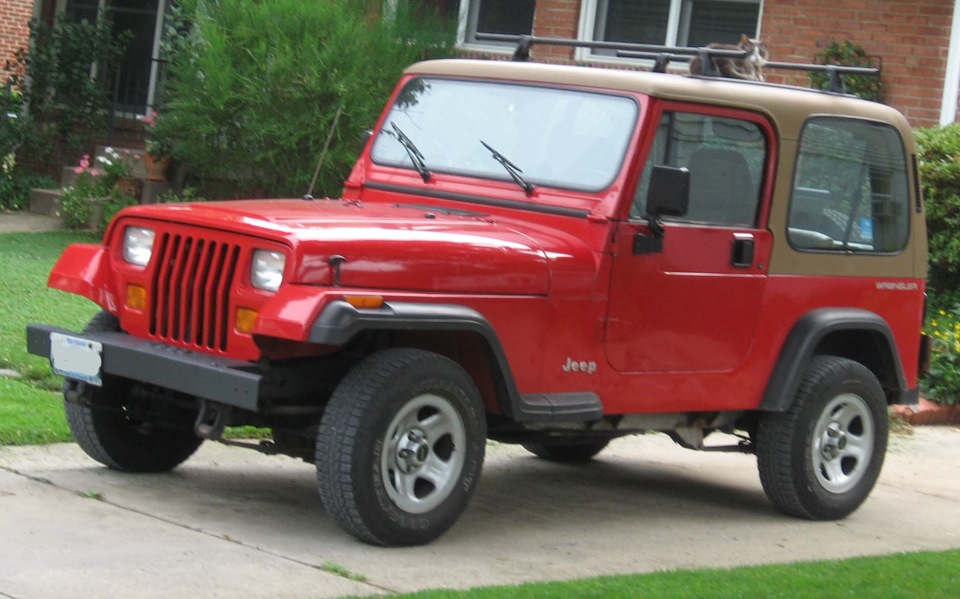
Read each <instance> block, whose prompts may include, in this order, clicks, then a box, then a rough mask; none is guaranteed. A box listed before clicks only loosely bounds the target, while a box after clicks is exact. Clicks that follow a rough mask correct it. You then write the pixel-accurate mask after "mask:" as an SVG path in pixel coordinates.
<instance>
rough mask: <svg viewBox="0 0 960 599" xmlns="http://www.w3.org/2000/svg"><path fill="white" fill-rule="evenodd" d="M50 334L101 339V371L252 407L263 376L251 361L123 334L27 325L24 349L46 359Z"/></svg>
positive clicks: (242, 406)
mask: <svg viewBox="0 0 960 599" xmlns="http://www.w3.org/2000/svg"><path fill="white" fill-rule="evenodd" d="M50 333H61V334H64V335H71V336H74V337H79V338H81V339H87V340H90V341H97V342H99V343H101V344H103V367H102V370H103V372H104V374H109V375H114V376H120V377H124V378H128V379H132V380H135V381H140V382H143V383H147V384H151V385H157V386H159V387H163V388H166V389H171V390H173V391H178V392H180V393H187V394H189V395H195V396H197V397H202V398H205V399H209V400H212V401H216V402H219V403H223V404H227V405H231V406H235V407H238V408H242V409H244V410H252V411H257V409H258V407H259V398H260V396H261V389H260V387H261V382H262V380H263V376H262V375H261V374H259V373H257V372H253V371H254V370H255V369H256V368H257V366H256V364H254V363H252V362H244V361H242V360H234V359H231V358H224V357H220V356H212V355H208V354H201V353H198V352H193V351H190V350H186V349H181V348H177V347H171V346H169V345H164V344H162V343H156V342H153V341H147V340H144V339H138V338H136V337H131V336H130V335H127V334H124V333H75V332H73V331H69V330H66V329H61V328H59V327H54V326H50V325H42V324H31V325H27V351H29V352H30V353H31V354H34V355H37V356H42V357H44V358H48V359H49V358H50Z"/></svg>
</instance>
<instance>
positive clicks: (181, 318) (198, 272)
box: [150, 233, 240, 351]
mask: <svg viewBox="0 0 960 599" xmlns="http://www.w3.org/2000/svg"><path fill="white" fill-rule="evenodd" d="M156 252H157V256H158V258H157V260H158V262H157V268H156V270H155V271H154V275H153V290H152V293H153V298H152V301H151V303H150V305H151V306H152V311H151V314H150V334H151V335H153V336H155V337H157V338H159V339H161V340H163V341H167V342H174V343H176V344H179V345H187V346H193V347H196V348H199V349H206V350H215V351H226V349H227V337H228V332H229V317H230V310H229V302H230V287H231V285H232V284H233V277H234V274H235V273H236V270H237V262H238V261H239V258H240V246H238V245H235V244H230V243H223V242H217V241H211V240H208V239H202V238H198V237H195V236H193V235H181V234H175V233H163V234H162V235H161V236H160V240H159V243H158V244H157V249H156Z"/></svg>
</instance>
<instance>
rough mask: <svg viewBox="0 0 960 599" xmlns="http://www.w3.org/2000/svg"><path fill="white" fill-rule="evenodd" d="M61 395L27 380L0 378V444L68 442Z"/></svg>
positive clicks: (67, 430) (70, 439) (68, 437)
mask: <svg viewBox="0 0 960 599" xmlns="http://www.w3.org/2000/svg"><path fill="white" fill-rule="evenodd" d="M72 440H73V439H72V437H71V436H70V430H69V429H68V428H67V420H66V418H65V417H64V415H63V396H61V395H60V393H58V392H56V391H46V390H42V389H37V388H36V387H35V386H33V385H31V384H30V383H27V382H23V381H18V380H11V379H5V378H0V445H36V444H41V443H62V442H66V441H72Z"/></svg>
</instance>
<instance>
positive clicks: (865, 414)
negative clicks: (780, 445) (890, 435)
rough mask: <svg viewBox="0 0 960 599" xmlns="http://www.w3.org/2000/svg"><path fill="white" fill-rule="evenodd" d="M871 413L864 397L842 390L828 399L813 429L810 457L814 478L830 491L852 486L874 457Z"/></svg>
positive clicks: (840, 490) (843, 489)
mask: <svg viewBox="0 0 960 599" xmlns="http://www.w3.org/2000/svg"><path fill="white" fill-rule="evenodd" d="M874 435H875V431H874V422H873V415H872V413H871V412H870V408H869V406H868V405H867V403H866V401H864V399H863V398H861V397H860V396H858V395H855V394H852V393H845V394H842V395H838V396H837V397H835V398H834V399H833V400H831V401H830V402H829V403H828V404H827V406H826V408H825V409H824V411H823V412H822V414H821V415H820V418H819V420H818V421H817V424H816V426H815V427H814V433H813V447H812V458H813V468H814V471H815V473H816V477H817V481H818V482H819V483H820V485H821V486H822V487H823V488H824V489H825V490H826V491H828V492H830V493H838V494H839V493H845V492H847V491H849V490H851V489H852V488H853V487H854V486H856V484H857V483H858V482H860V480H861V479H862V478H863V476H864V475H865V474H866V471H867V467H868V466H869V464H870V462H871V461H872V457H873V443H874Z"/></svg>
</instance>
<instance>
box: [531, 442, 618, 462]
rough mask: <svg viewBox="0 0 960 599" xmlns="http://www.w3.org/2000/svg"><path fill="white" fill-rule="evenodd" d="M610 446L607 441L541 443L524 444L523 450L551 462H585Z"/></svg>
mask: <svg viewBox="0 0 960 599" xmlns="http://www.w3.org/2000/svg"><path fill="white" fill-rule="evenodd" d="M609 444H610V440H609V439H601V440H594V439H590V440H584V441H579V442H578V441H569V440H564V441H559V440H557V441H553V440H551V441H541V442H538V443H524V444H523V448H524V449H526V450H527V451H529V452H530V453H532V454H533V455H535V456H537V457H538V458H541V459H544V460H549V461H551V462H587V461H590V460H591V459H593V457H594V456H596V455H597V454H598V453H600V452H601V451H603V450H604V448H606V446H607V445H609Z"/></svg>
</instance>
